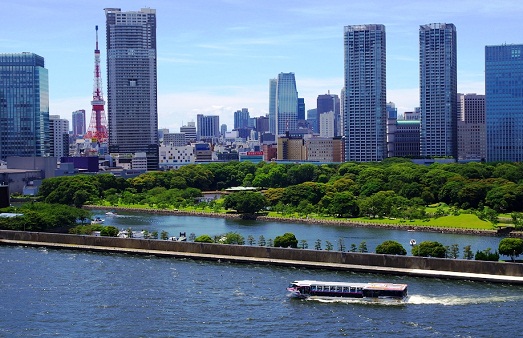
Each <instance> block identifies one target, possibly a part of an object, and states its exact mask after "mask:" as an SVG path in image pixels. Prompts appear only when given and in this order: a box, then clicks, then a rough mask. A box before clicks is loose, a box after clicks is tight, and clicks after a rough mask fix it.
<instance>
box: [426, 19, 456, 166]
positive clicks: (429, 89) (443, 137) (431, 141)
mask: <svg viewBox="0 0 523 338" xmlns="http://www.w3.org/2000/svg"><path fill="white" fill-rule="evenodd" d="M456 46H457V44H456V27H455V26H454V25H453V24H448V23H434V24H428V25H422V26H420V29H419V68H420V107H421V127H420V128H421V129H420V155H421V156H424V157H425V156H427V157H435V156H437V157H454V158H457V156H458V147H457V133H458V107H457V105H458V103H457V95H458V87H457V57H456V54H457V53H456V48H457V47H456Z"/></svg>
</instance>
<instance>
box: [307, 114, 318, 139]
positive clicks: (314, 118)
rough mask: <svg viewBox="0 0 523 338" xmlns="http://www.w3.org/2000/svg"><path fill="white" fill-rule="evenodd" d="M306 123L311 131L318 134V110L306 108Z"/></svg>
mask: <svg viewBox="0 0 523 338" xmlns="http://www.w3.org/2000/svg"><path fill="white" fill-rule="evenodd" d="M307 123H308V125H309V128H311V129H312V131H313V133H315V134H318V133H319V132H320V122H319V119H318V110H317V109H316V108H314V109H309V110H307Z"/></svg>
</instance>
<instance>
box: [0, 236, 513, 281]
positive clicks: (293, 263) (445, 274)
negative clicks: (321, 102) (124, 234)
mask: <svg viewBox="0 0 523 338" xmlns="http://www.w3.org/2000/svg"><path fill="white" fill-rule="evenodd" d="M0 245H11V246H32V247H47V248H52V249H66V250H83V251H96V252H110V253H119V254H135V255H153V256H158V257H172V258H190V259H197V260H210V261H227V262H235V263H242V264H267V265H278V266H289V267H294V268H296V267H299V268H307V269H327V270H342V271H354V272H363V273H377V274H390V275H405V276H415V277H426V278H441V279H459V280H470V281H481V282H490V283H507V284H521V285H523V277H521V276H507V275H493V274H480V273H470V272H454V271H442V270H427V269H409V268H398V267H385V266H370V265H356V264H340V263H327V262H313V261H298V260H286V259H274V258H261V257H246V256H232V255H216V254H204V253H192V252H179V251H165V250H150V249H137V248H123V247H108V246H98V245H78V244H66V243H49V242H35V241H24V240H9V239H0Z"/></svg>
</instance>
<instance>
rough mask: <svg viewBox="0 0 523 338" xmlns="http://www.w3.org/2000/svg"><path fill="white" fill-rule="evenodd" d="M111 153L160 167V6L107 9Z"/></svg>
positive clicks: (153, 167) (152, 166)
mask: <svg viewBox="0 0 523 338" xmlns="http://www.w3.org/2000/svg"><path fill="white" fill-rule="evenodd" d="M105 16H106V26H107V27H106V34H107V83H108V85H107V112H108V118H109V152H110V153H113V154H126V155H129V154H135V153H143V152H145V153H146V157H147V169H148V170H155V169H158V104H157V69H156V10H155V9H150V8H143V9H141V10H140V11H128V12H122V11H121V9H120V8H106V9H105Z"/></svg>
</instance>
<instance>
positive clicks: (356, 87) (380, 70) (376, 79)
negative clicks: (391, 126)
mask: <svg viewBox="0 0 523 338" xmlns="http://www.w3.org/2000/svg"><path fill="white" fill-rule="evenodd" d="M385 38H386V37H385V26H384V25H355V26H346V27H345V30H344V50H345V55H344V59H345V86H344V87H345V95H344V98H343V113H344V117H343V123H344V126H343V136H345V161H357V162H370V161H381V160H382V159H384V158H385V157H386V156H387V144H386V123H387V111H386V103H387V101H386V99H387V98H386V89H387V88H386V71H387V70H386V66H387V65H386V42H385Z"/></svg>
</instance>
